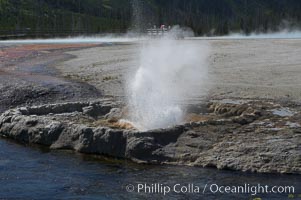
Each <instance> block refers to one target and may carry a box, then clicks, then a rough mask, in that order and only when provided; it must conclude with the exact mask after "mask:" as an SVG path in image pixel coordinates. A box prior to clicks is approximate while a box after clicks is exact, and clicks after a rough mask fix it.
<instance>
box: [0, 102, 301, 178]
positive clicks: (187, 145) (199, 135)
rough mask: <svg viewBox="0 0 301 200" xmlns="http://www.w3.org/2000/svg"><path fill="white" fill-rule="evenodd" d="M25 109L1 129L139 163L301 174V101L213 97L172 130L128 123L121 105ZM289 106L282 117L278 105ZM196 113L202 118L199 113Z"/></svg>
mask: <svg viewBox="0 0 301 200" xmlns="http://www.w3.org/2000/svg"><path fill="white" fill-rule="evenodd" d="M112 102H114V101H112V100H111V99H101V100H98V101H94V102H74V103H61V104H48V105H42V106H32V107H19V108H16V109H11V110H8V111H6V112H4V113H3V114H2V115H1V116H0V134H1V136H3V137H8V138H12V139H15V140H17V141H19V142H23V143H33V144H41V145H46V146H49V147H50V148H52V149H72V150H75V151H78V152H82V153H88V154H102V155H107V156H113V157H117V158H124V159H130V160H133V161H135V162H139V163H156V164H163V163H166V164H181V165H193V166H203V167H216V168H219V169H232V170H242V171H251V172H264V173H296V174H301V128H300V120H299V119H300V117H301V116H300V115H301V114H300V106H298V105H290V107H289V108H288V107H285V106H284V105H281V104H276V103H273V102H262V101H246V102H239V103H237V102H225V101H211V102H208V105H207V110H206V112H204V113H193V116H194V117H193V118H190V119H189V122H184V123H183V124H181V125H178V126H176V127H170V128H166V129H158V130H149V131H144V132H141V131H138V130H136V129H134V128H133V127H131V126H124V125H123V124H122V123H121V122H120V121H119V122H118V120H120V118H122V116H123V113H122V112H123V111H122V110H123V109H122V104H121V103H120V102H115V103H112ZM279 109H280V110H281V109H286V110H290V111H291V113H294V114H293V115H284V116H283V115H279V113H278V112H276V113H275V110H279ZM196 116H198V117H196Z"/></svg>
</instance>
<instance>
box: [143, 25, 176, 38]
mask: <svg viewBox="0 0 301 200" xmlns="http://www.w3.org/2000/svg"><path fill="white" fill-rule="evenodd" d="M170 29H171V28H170V27H168V28H165V26H161V28H156V27H154V28H149V29H146V33H147V35H149V36H163V35H166V34H167V33H168V32H169V31H170Z"/></svg>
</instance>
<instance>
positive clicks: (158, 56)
mask: <svg viewBox="0 0 301 200" xmlns="http://www.w3.org/2000/svg"><path fill="white" fill-rule="evenodd" d="M179 33H180V35H181V36H182V35H183V34H184V32H183V31H180V32H179V29H178V28H177V29H176V30H175V31H171V33H170V34H169V35H168V36H166V37H164V38H161V39H153V40H148V41H145V43H144V45H143V46H142V47H141V54H140V67H139V69H138V70H137V72H136V74H135V76H134V78H133V80H132V81H131V82H130V83H129V89H128V93H129V95H128V96H129V109H130V121H131V122H132V123H133V124H134V126H135V127H137V128H138V129H140V130H149V129H156V128H166V127H169V126H173V125H176V124H178V123H181V122H182V121H183V118H184V115H185V106H184V105H185V101H186V100H187V99H189V98H193V96H195V95H196V94H198V95H202V94H205V91H206V86H205V83H206V78H207V63H206V58H207V56H208V54H209V46H208V44H207V43H205V41H204V44H202V43H199V42H198V43H197V44H195V42H193V41H189V40H176V39H175V37H177V35H178V34H179ZM185 34H187V33H185ZM190 34H191V33H190ZM190 34H189V35H190Z"/></svg>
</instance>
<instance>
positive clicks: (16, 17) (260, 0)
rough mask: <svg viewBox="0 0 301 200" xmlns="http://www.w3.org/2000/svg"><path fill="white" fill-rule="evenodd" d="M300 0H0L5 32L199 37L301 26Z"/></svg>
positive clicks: (1, 28) (0, 26)
mask: <svg viewBox="0 0 301 200" xmlns="http://www.w3.org/2000/svg"><path fill="white" fill-rule="evenodd" d="M300 11H301V1H300V0H0V32H1V31H27V32H37V31H45V32H47V31H52V32H62V31H69V32H82V33H105V32H127V31H128V30H129V29H134V30H135V31H143V30H145V28H147V27H151V26H153V25H157V26H159V25H161V24H166V25H175V24H179V25H181V26H187V27H191V28H192V29H193V30H194V31H195V32H196V33H197V34H198V35H224V34H228V33H230V32H243V33H245V34H249V33H251V32H268V31H277V30H279V29H281V28H284V27H285V28H288V29H294V28H299V27H300V24H301V12H300Z"/></svg>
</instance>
